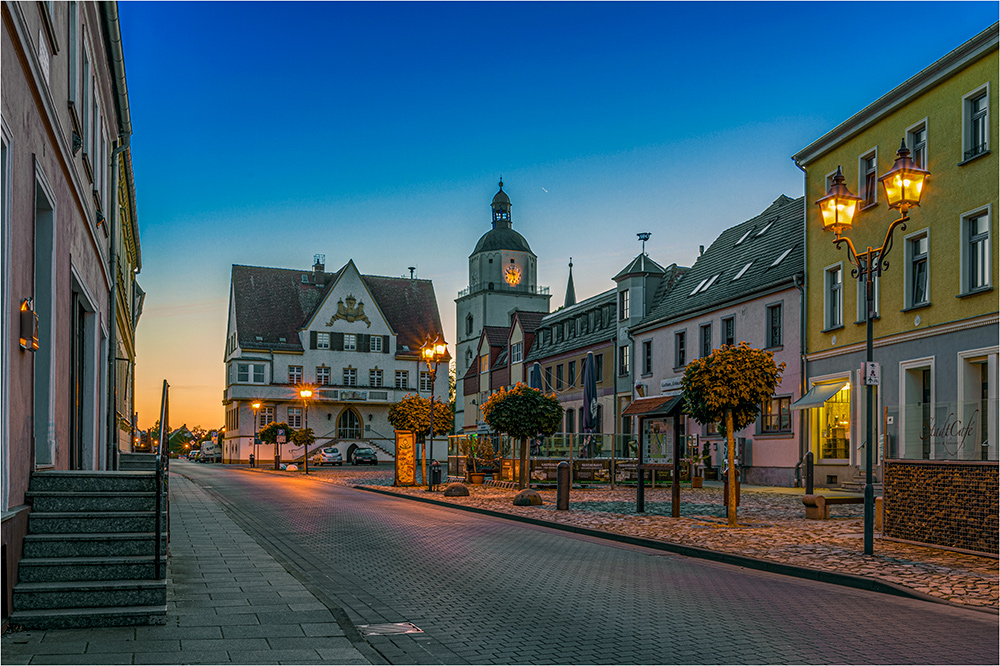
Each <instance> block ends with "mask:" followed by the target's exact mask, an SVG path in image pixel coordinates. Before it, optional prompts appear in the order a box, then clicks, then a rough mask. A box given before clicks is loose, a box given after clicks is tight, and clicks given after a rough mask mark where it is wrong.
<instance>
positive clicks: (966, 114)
mask: <svg viewBox="0 0 1000 666" xmlns="http://www.w3.org/2000/svg"><path fill="white" fill-rule="evenodd" d="M962 135H963V144H964V146H963V147H964V150H963V153H962V160H963V161H965V160H971V159H972V158H974V157H978V156H980V155H984V154H986V153H987V152H989V150H990V88H989V84H986V85H983V86H981V87H979V88H977V89H975V90H973V91H972V92H970V93H968V94H967V95H965V96H964V97H963V98H962Z"/></svg>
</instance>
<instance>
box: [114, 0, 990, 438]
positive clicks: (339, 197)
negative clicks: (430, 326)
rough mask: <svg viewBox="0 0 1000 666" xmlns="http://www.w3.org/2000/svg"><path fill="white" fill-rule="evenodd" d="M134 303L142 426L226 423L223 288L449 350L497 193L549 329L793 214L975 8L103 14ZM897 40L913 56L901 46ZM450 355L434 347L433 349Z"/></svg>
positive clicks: (238, 6)
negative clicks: (854, 136) (374, 298)
mask: <svg viewBox="0 0 1000 666" xmlns="http://www.w3.org/2000/svg"><path fill="white" fill-rule="evenodd" d="M119 12H120V15H121V22H122V37H123V40H124V49H125V66H126V72H127V77H128V91H129V97H130V109H131V115H132V128H133V136H132V159H133V165H134V169H135V183H136V198H137V205H138V218H139V228H140V235H141V244H142V259H143V267H142V273H141V274H140V275H139V280H140V283H141V284H142V286H143V288H144V289H145V290H146V291H147V292H148V295H147V298H146V303H145V310H144V313H143V316H142V319H141V320H140V323H139V329H138V334H137V344H138V362H137V370H136V375H137V383H136V388H137V391H136V402H137V409H138V411H139V415H140V424H141V425H142V427H147V426H149V425H151V424H152V422H153V421H154V420H155V419H156V418H157V416H158V410H159V395H160V390H159V387H160V385H161V383H162V380H163V379H164V378H166V379H167V380H168V381H169V383H170V385H171V401H170V403H171V419H170V420H171V423H172V424H173V425H175V426H176V425H179V424H181V423H187V424H188V425H189V426H194V425H196V424H197V425H202V426H205V427H218V426H221V425H222V423H223V407H222V402H221V399H222V393H223V389H224V367H223V355H224V346H225V335H226V325H227V306H228V300H229V280H230V271H231V266H232V265H233V264H249V265H262V266H278V267H287V268H301V269H305V268H308V267H309V266H311V264H312V259H313V255H314V254H317V253H319V254H325V255H326V265H327V269H328V270H336V269H338V268H340V267H341V266H342V265H343V264H345V263H346V262H347V260H348V259H350V258H353V259H354V261H355V263H356V264H357V266H358V268H359V270H361V272H362V273H366V274H376V275H390V276H401V275H408V271H407V267H408V266H416V267H417V275H418V277H421V278H428V279H431V280H433V282H434V287H435V291H436V293H437V299H438V306H439V308H440V311H441V319H442V322H443V325H444V329H445V334H446V336H447V338H448V341H449V342H454V340H453V338H454V336H455V304H454V299H455V297H456V295H457V292H458V291H459V290H460V289H463V288H465V287H466V286H467V283H468V268H467V266H468V262H467V258H468V255H469V254H470V253H471V252H472V250H473V248H474V247H475V244H476V241H477V240H478V239H479V237H480V236H481V235H482V234H483V233H485V232H486V231H488V230H489V229H490V219H491V218H490V210H489V204H490V201H491V200H492V198H493V195H494V193H495V192H496V185H497V180H498V178H499V177H500V176H501V175H502V176H503V179H504V189H505V190H506V191H507V193H508V194H509V195H510V198H511V202H512V205H513V208H512V220H513V223H514V228H515V229H516V230H518V231H519V232H521V233H522V234H523V235H524V236H525V238H526V239H527V240H528V242H529V243H530V245H531V248H532V250H533V251H534V252H535V254H537V255H538V266H539V268H538V283H539V284H540V285H548V286H549V287H550V288H551V293H552V305H553V308H555V307H558V306H559V305H562V302H563V298H564V294H565V288H566V277H567V263H568V261H569V258H570V257H572V258H573V274H574V281H575V285H576V294H577V297H578V300H582V299H584V298H586V297H589V296H592V295H594V294H596V293H599V292H601V291H604V290H606V289H609V288H611V287H612V286H613V284H614V283H613V282H612V281H611V277H612V276H613V275H614V274H615V273H617V272H618V271H619V270H620V269H621V268H623V267H624V266H625V265H626V264H627V263H628V262H629V260H630V259H631V258H632V257H634V256H635V255H637V254H638V253H639V251H640V245H639V244H638V242H637V241H636V232H639V231H650V232H652V234H653V235H652V238H651V239H650V241H649V242H648V243H647V244H646V250H647V252H648V253H649V255H650V256H651V257H652V258H653V259H655V260H656V261H658V262H659V263H661V264H663V265H667V264H670V263H671V262H676V263H678V264H680V265H686V266H690V265H691V264H692V263H693V262H694V260H695V258H696V257H697V254H698V246H699V245H706V246H707V245H709V244H710V243H711V242H712V241H713V240H714V238H715V237H716V236H717V235H718V234H719V233H720V232H721V231H723V230H724V229H726V228H728V227H730V226H733V225H734V224H738V223H739V222H742V221H743V220H746V219H749V218H750V217H753V216H755V215H756V214H758V213H759V212H760V211H762V210H763V209H764V208H766V207H767V205H768V204H770V203H771V202H772V201H773V200H774V199H776V198H777V197H778V196H779V195H781V194H786V195H788V196H791V197H797V196H800V195H801V194H802V173H801V172H800V171H799V170H798V169H797V168H796V167H795V165H794V164H793V163H792V161H791V159H790V156H791V155H792V154H793V153H794V152H795V151H797V150H799V149H801V148H803V147H804V146H806V145H807V144H808V143H810V142H811V141H813V140H814V139H816V138H818V137H819V136H820V135H822V134H824V133H825V132H827V131H829V130H830V129H832V128H833V127H834V126H836V125H837V124H839V123H840V122H842V121H843V120H845V119H847V118H848V117H849V116H851V115H852V114H853V113H855V112H857V111H858V110H860V109H861V108H862V107H864V106H866V105H867V104H869V103H871V102H873V101H874V100H875V99H877V98H878V97H879V96H881V95H883V94H884V93H886V92H888V91H889V90H890V89H892V88H893V87H895V86H897V85H899V84H900V83H902V82H903V81H904V80H906V79H907V78H909V77H910V76H912V75H914V74H916V73H917V72H918V71H919V70H921V69H923V68H924V67H926V66H927V65H929V64H931V63H932V62H934V61H935V60H937V59H938V58H940V57H941V56H943V55H944V54H946V53H947V52H949V51H951V50H952V49H954V48H956V47H958V46H959V45H960V44H961V43H962V42H964V41H966V40H968V39H969V38H971V37H973V36H974V35H975V34H977V33H979V32H980V31H982V30H983V29H985V28H987V27H988V26H989V25H991V24H992V23H993V22H995V21H996V20H997V18H998V4H997V3H996V2H889V3H869V2H836V3H819V2H807V3H797V2H778V3H757V2H740V3H715V2H697V3H681V2H667V3H637V4H625V3H608V4H605V3H551V4H550V3H522V2H517V3H471V4H466V3H416V2H414V3H386V4H383V3H374V2H371V3H369V2H365V3H339V2H338V3H326V2H305V3H290V2H277V3H270V2H251V3H246V2H222V3H203V2H171V3H167V2H132V1H125V2H120V3H119ZM907 37H909V38H910V39H909V40H908V41H907ZM453 349H454V348H453Z"/></svg>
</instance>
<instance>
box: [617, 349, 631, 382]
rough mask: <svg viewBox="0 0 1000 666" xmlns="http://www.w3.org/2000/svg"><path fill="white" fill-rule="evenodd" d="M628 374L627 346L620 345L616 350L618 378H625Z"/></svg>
mask: <svg viewBox="0 0 1000 666" xmlns="http://www.w3.org/2000/svg"><path fill="white" fill-rule="evenodd" d="M628 373H629V369H628V345H622V346H621V347H619V348H618V376H619V377H625V376H626V375H628Z"/></svg>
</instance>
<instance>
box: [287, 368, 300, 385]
mask: <svg viewBox="0 0 1000 666" xmlns="http://www.w3.org/2000/svg"><path fill="white" fill-rule="evenodd" d="M288 383H289V384H301V383H302V366H301V365H290V366H288Z"/></svg>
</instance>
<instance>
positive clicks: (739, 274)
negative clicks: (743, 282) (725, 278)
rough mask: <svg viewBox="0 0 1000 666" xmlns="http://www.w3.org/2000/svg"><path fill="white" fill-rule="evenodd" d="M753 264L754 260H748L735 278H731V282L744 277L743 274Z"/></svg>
mask: <svg viewBox="0 0 1000 666" xmlns="http://www.w3.org/2000/svg"><path fill="white" fill-rule="evenodd" d="M751 266H753V262H752V261H748V262H747V265H746V266H744V267H743V268H741V269H740V272H739V273H737V274H736V277H734V278H733V279H732V280H730V282H736V281H737V280H739V279H740V278H741V277H743V274H744V273H746V272H747V270H748V269H749V268H750V267H751Z"/></svg>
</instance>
